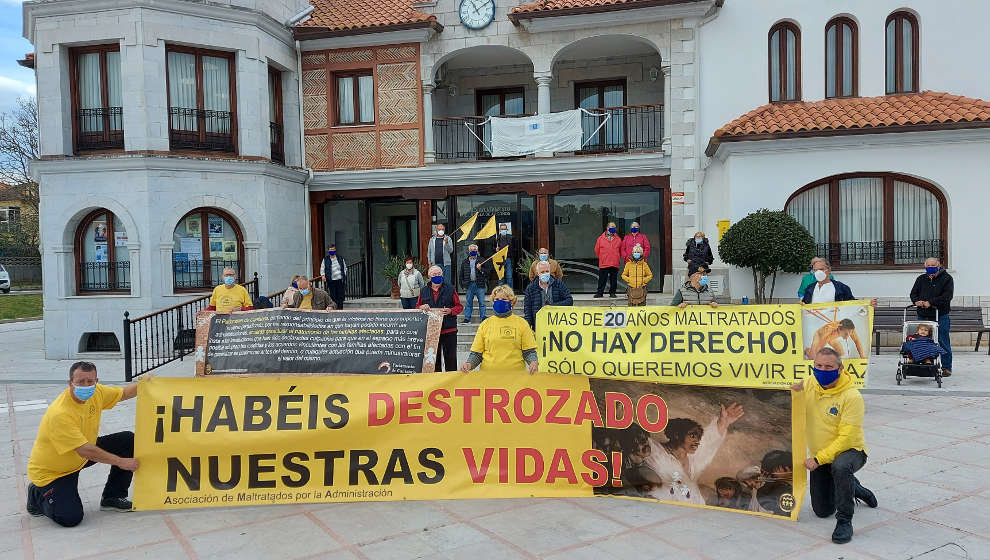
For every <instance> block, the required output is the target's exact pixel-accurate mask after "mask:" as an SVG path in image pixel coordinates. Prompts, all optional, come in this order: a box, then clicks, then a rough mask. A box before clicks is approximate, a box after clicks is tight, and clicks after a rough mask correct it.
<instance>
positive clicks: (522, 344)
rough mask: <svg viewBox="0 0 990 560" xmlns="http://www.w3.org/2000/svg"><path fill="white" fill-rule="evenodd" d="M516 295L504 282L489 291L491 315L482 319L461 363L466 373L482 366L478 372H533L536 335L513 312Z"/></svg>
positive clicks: (535, 364)
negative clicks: (490, 295) (493, 314)
mask: <svg viewBox="0 0 990 560" xmlns="http://www.w3.org/2000/svg"><path fill="white" fill-rule="evenodd" d="M515 303H516V294H515V292H513V291H512V288H510V287H509V286H508V285H507V284H502V285H500V286H496V287H495V289H494V290H492V308H493V310H494V311H495V316H494V317H489V318H487V319H485V320H484V321H483V322H482V323H481V325H480V326H479V327H478V334H476V335H475V336H474V342H473V343H472V344H471V353H470V354H469V355H468V361H466V362H464V364H463V365H461V371H463V372H464V373H467V372H469V371H471V370H472V369H474V368H476V367H478V366H479V365H480V366H481V371H490V372H506V371H522V370H524V369H525V370H529V373H536V371H537V369H538V362H537V356H536V336H535V335H533V329H530V328H529V323H527V322H526V319H523V318H522V317H520V316H518V315H513V314H512V306H513V305H515Z"/></svg>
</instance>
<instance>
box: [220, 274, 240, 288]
mask: <svg viewBox="0 0 990 560" xmlns="http://www.w3.org/2000/svg"><path fill="white" fill-rule="evenodd" d="M236 281H237V278H234V277H233V276H224V277H223V283H224V284H226V285H228V286H229V285H231V284H233V283H234V282H236Z"/></svg>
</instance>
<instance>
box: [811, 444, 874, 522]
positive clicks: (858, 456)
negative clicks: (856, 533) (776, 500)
mask: <svg viewBox="0 0 990 560" xmlns="http://www.w3.org/2000/svg"><path fill="white" fill-rule="evenodd" d="M865 464H866V453H863V452H862V451H860V450H858V449H847V450H845V451H843V452H842V453H839V454H838V455H837V456H836V457H835V460H833V461H832V462H831V463H830V464H827V465H821V466H820V467H818V468H817V469H815V470H813V471H811V482H810V484H809V486H810V487H811V488H810V489H811V508H812V509H813V510H815V515H817V516H818V517H828V516H830V515H832V514H833V513H834V514H835V518H836V519H837V520H839V521H852V516H853V509H854V507H855V498H856V496H857V494H858V492H857V490H858V489H859V488H861V486H860V484H859V481H858V480H856V477H855V476H853V473H855V472H856V471H858V470H859V469H861V468H863V465H865Z"/></svg>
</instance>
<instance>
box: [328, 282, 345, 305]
mask: <svg viewBox="0 0 990 560" xmlns="http://www.w3.org/2000/svg"><path fill="white" fill-rule="evenodd" d="M327 294H329V295H330V299H332V300H333V306H334V307H336V308H337V309H343V308H344V281H343V280H330V281H328V282H327Z"/></svg>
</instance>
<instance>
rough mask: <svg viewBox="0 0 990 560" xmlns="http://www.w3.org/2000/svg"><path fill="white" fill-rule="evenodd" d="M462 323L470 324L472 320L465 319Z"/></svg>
mask: <svg viewBox="0 0 990 560" xmlns="http://www.w3.org/2000/svg"><path fill="white" fill-rule="evenodd" d="M461 322H462V323H470V322H471V318H470V317H465V318H464V320H463V321H461Z"/></svg>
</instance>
